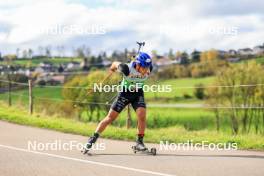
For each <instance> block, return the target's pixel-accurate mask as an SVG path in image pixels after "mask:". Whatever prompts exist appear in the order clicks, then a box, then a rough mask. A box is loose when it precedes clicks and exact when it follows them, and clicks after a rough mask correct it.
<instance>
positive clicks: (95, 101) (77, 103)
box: [62, 71, 119, 121]
mask: <svg viewBox="0 0 264 176" xmlns="http://www.w3.org/2000/svg"><path fill="white" fill-rule="evenodd" d="M105 76H106V73H105V72H102V71H94V72H91V73H90V74H89V75H88V76H76V77H74V78H73V79H71V80H69V81H68V82H66V83H65V85H64V86H65V87H69V86H70V87H74V86H78V87H86V88H88V89H67V88H64V89H63V92H62V94H63V97H64V98H65V99H69V100H72V101H73V102H74V103H72V107H76V108H77V109H78V112H79V113H78V114H79V115H78V118H79V120H81V118H82V117H81V114H82V113H83V112H86V113H87V115H88V117H89V119H88V121H92V120H93V116H94V113H95V112H96V117H97V118H96V121H99V120H100V112H101V110H108V107H107V108H106V105H102V104H100V103H101V102H104V101H108V98H109V97H113V95H114V94H116V92H98V91H96V92H95V91H93V86H94V84H95V83H97V84H100V82H101V81H102V80H103V79H104V78H105ZM118 80H119V76H118V75H116V74H114V75H112V77H111V78H110V79H108V80H105V82H104V83H103V85H113V84H118ZM107 97H108V98H107Z"/></svg>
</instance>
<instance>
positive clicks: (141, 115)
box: [136, 107, 146, 135]
mask: <svg viewBox="0 0 264 176" xmlns="http://www.w3.org/2000/svg"><path fill="white" fill-rule="evenodd" d="M136 114H137V119H138V124H137V126H138V134H142V135H144V134H145V128H146V108H144V107H139V108H137V109H136Z"/></svg>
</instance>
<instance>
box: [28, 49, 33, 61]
mask: <svg viewBox="0 0 264 176" xmlns="http://www.w3.org/2000/svg"><path fill="white" fill-rule="evenodd" d="M32 55H33V50H32V49H31V48H29V49H28V57H29V58H30V59H32Z"/></svg>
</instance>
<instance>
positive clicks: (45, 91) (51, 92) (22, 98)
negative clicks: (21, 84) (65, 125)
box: [0, 87, 63, 104]
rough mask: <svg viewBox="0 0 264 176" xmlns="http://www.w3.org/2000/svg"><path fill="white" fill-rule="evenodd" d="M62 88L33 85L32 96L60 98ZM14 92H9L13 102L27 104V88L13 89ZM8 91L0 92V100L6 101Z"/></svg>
mask: <svg viewBox="0 0 264 176" xmlns="http://www.w3.org/2000/svg"><path fill="white" fill-rule="evenodd" d="M61 90H62V88H59V87H58V88H57V87H56V88H50V87H45V88H41V87H34V88H33V96H34V97H36V98H54V99H62V98H63V97H62V94H61ZM13 93H14V94H11V97H12V101H13V102H20V103H24V104H27V103H28V89H24V90H18V91H14V92H13ZM7 97H8V93H4V94H0V100H3V101H7Z"/></svg>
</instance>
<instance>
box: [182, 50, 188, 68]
mask: <svg viewBox="0 0 264 176" xmlns="http://www.w3.org/2000/svg"><path fill="white" fill-rule="evenodd" d="M180 64H182V65H187V64H189V56H188V53H186V52H183V53H182V54H181V63H180Z"/></svg>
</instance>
